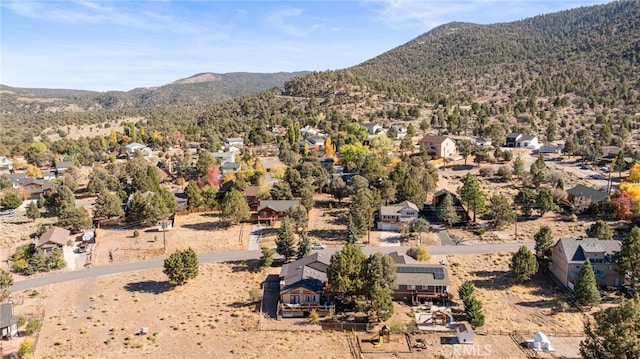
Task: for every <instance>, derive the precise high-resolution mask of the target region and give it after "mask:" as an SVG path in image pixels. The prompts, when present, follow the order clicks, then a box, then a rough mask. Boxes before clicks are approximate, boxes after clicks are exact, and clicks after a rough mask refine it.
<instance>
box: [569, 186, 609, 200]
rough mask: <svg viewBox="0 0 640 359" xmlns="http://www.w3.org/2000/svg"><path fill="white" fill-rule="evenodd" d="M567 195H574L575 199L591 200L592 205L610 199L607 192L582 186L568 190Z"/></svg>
mask: <svg viewBox="0 0 640 359" xmlns="http://www.w3.org/2000/svg"><path fill="white" fill-rule="evenodd" d="M567 193H569V194H572V195H573V196H574V197H584V198H586V199H588V200H590V201H591V203H598V202H601V201H604V200H605V199H607V198H609V195H608V194H607V192H604V191H599V190H597V189H593V188H591V187H587V186H585V185H581V184H579V185H577V186H575V187H573V188H571V189H568V190H567Z"/></svg>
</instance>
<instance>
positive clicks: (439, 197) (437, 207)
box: [430, 189, 471, 226]
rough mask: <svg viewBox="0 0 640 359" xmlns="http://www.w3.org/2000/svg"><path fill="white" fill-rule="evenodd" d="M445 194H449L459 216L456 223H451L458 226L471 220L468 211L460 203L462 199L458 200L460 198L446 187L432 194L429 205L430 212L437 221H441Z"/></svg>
mask: <svg viewBox="0 0 640 359" xmlns="http://www.w3.org/2000/svg"><path fill="white" fill-rule="evenodd" d="M447 195H449V196H451V199H452V200H453V207H454V208H455V209H456V213H457V214H458V217H459V218H460V219H459V221H458V222H457V223H454V224H453V225H454V226H459V225H465V224H467V223H469V221H471V218H470V217H469V213H467V210H466V209H465V208H464V206H463V205H462V201H461V200H460V198H459V197H458V196H457V195H456V194H455V193H453V192H449V191H447V190H446V189H441V190H439V191H437V192H436V193H434V194H433V199H432V201H431V206H430V211H431V213H433V215H434V216H435V217H436V219H437V220H438V221H440V222H442V209H443V202H444V199H445V197H446V196H447Z"/></svg>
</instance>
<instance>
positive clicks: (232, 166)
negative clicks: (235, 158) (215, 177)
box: [220, 162, 242, 175]
mask: <svg viewBox="0 0 640 359" xmlns="http://www.w3.org/2000/svg"><path fill="white" fill-rule="evenodd" d="M241 167H242V165H241V164H240V163H236V162H225V163H224V164H222V166H220V172H222V174H223V175H224V174H227V173H230V172H238V171H240V168H241Z"/></svg>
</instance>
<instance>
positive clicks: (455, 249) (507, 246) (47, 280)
mask: <svg viewBox="0 0 640 359" xmlns="http://www.w3.org/2000/svg"><path fill="white" fill-rule="evenodd" d="M523 244H524V245H526V246H527V247H529V248H530V249H533V243H532V242H529V243H523V242H521V243H498V244H478V245H460V246H434V247H429V252H430V253H431V254H433V255H446V254H458V255H465V254H483V253H491V252H504V251H507V252H510V251H516V250H518V248H520V246H522V245H523ZM338 249H339V248H338V247H332V248H327V249H324V250H322V251H320V252H321V253H325V254H327V255H331V254H333V253H334V252H336V251H337V250H338ZM398 250H404V247H363V248H362V251H363V252H364V253H365V254H373V253H376V252H386V253H389V252H395V251H398ZM260 255H261V251H259V250H257V251H238V252H220V253H207V254H201V255H199V256H198V259H199V260H200V263H214V262H232V261H241V260H247V259H258V258H260ZM163 264H164V258H160V259H150V260H146V261H140V262H131V263H119V264H111V265H105V266H99V267H91V268H85V269H80V270H76V271H70V272H59V273H54V274H46V275H42V276H39V277H33V278H29V279H25V280H21V281H18V282H15V284H14V285H13V286H11V287H10V288H9V291H11V292H18V291H22V290H27V289H32V288H38V287H42V286H45V285H49V284H55V283H62V282H68V281H72V280H78V279H86V278H92V277H99V276H104V275H113V274H120V273H126V272H136V271H143V270H148V269H156V268H162V266H163Z"/></svg>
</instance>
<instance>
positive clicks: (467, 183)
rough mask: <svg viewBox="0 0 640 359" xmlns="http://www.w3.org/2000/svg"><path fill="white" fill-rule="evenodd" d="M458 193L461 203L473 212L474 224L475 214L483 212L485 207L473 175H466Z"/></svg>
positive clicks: (481, 193) (482, 194)
mask: <svg viewBox="0 0 640 359" xmlns="http://www.w3.org/2000/svg"><path fill="white" fill-rule="evenodd" d="M459 192H460V199H461V200H462V203H464V204H466V205H467V207H468V208H470V209H471V210H472V211H473V221H474V222H475V221H476V213H482V212H484V210H485V206H486V204H485V200H484V193H483V192H482V189H480V182H478V179H477V178H476V177H475V176H474V175H472V174H471V173H467V176H466V177H465V178H464V181H463V185H462V187H460V190H459Z"/></svg>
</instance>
